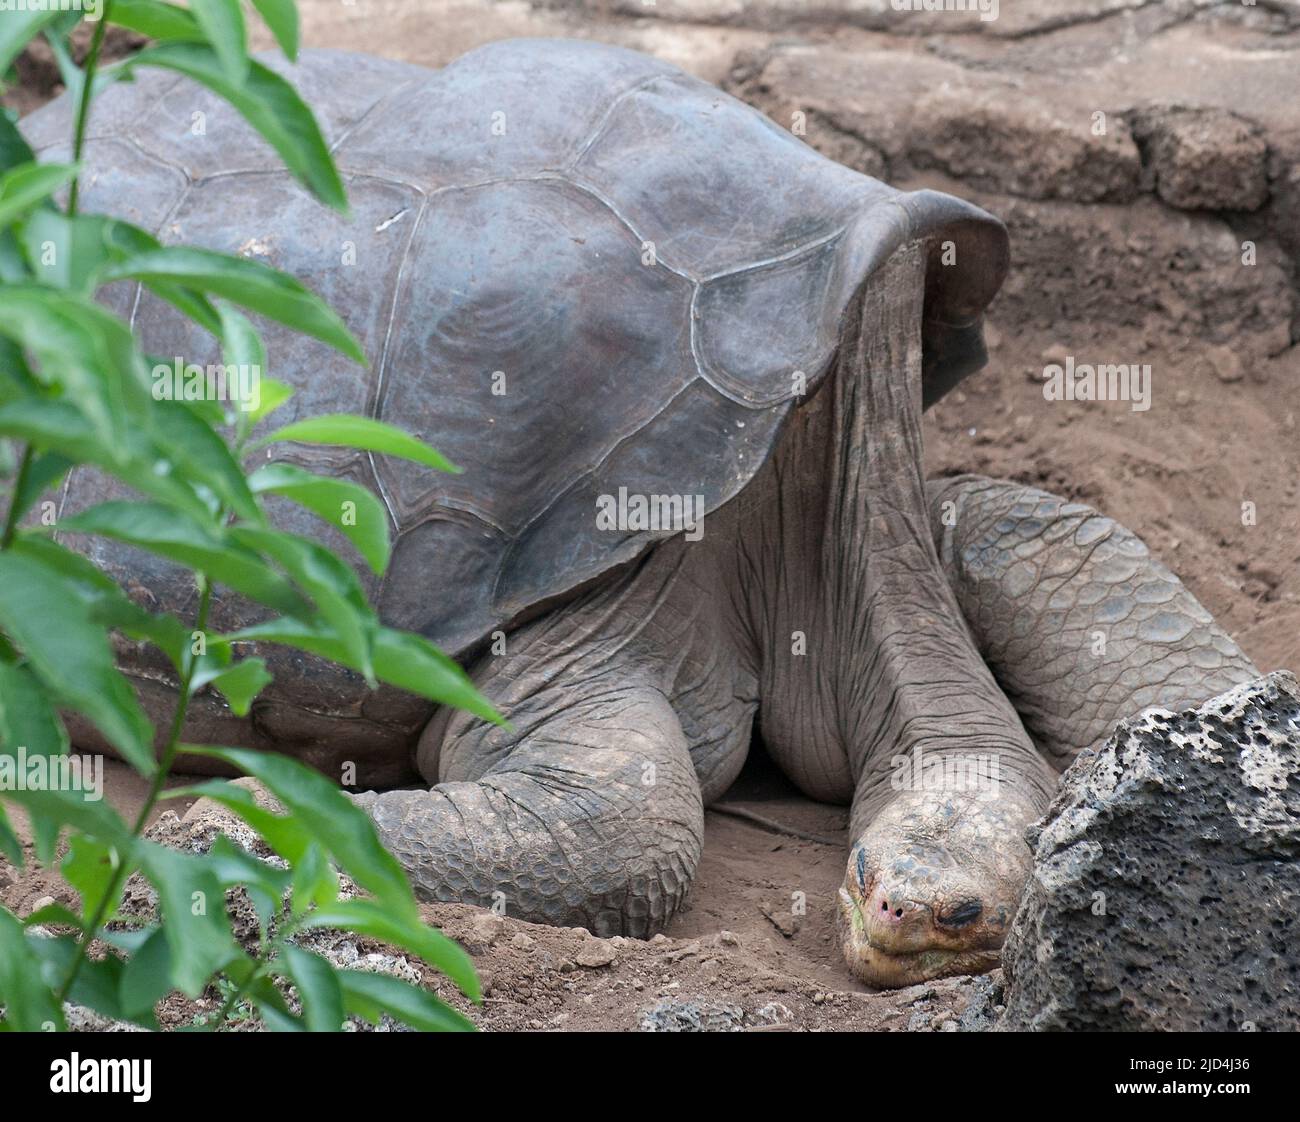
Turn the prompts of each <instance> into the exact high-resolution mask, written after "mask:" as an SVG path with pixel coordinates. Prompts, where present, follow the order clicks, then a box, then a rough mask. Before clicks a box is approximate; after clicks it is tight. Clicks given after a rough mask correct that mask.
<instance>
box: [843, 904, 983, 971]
mask: <svg viewBox="0 0 1300 1122" xmlns="http://www.w3.org/2000/svg"><path fill="white" fill-rule="evenodd" d="M839 910H840V916H839V920H840V923H839V926H840V946H841V949H842V950H843V952H844V959H845V962H846V963H847V964H848V967H849V970H850V971H851V972H852V974H853V975H854V977H856V978H857V979H858V980H859V981H861V982H865V983H866V984H867V985H869V986H875V987H877V988H880V989H898V988H900V987H903V986H912V985H916V984H918V983H920V982H930V981H933V980H934V979H936V978H946V977H950V976H952V975H954V974H985V973H987V972H988V971H990V970H993V969H995V968H996V967H997V966H998V965H999V963H1000V961H1001V957H1002V951H1001V943H1000V942H999V944H998V945H997V946H980V947H969V948H962V949H956V950H954V949H948V948H942V947H934V948H925V949H922V950H915V951H891V950H887V949H886V948H884V947H882V946H880V945H879V944H878V943H875V942H873V941H872V939H871V934H870V931H869V929H868V926H867V922H866V918H865V916H864V915H863V912H862V906H861V904H859V903H858V901H857V900H855V899H854V898H853V897H852V895H850V893H849V892H848V890H847V889H846V888H843V887H841V888H840V890H839Z"/></svg>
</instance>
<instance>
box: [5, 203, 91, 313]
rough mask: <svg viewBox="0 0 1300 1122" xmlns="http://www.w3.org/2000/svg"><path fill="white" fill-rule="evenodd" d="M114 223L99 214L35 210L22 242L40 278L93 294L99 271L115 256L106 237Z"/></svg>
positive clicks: (31, 265)
mask: <svg viewBox="0 0 1300 1122" xmlns="http://www.w3.org/2000/svg"><path fill="white" fill-rule="evenodd" d="M110 221H111V220H110V219H106V218H103V217H102V216H100V215H97V214H81V215H76V216H74V217H71V218H70V217H69V216H68V215H66V214H64V213H63V212H62V211H59V210H51V209H48V208H41V209H39V210H34V211H33V212H32V213H31V214H30V215H28V217H27V221H25V222H24V223H23V224H22V228H21V229H20V230H19V240H20V242H21V244H22V247H23V252H24V253H25V254H26V257H27V263H28V265H29V266H30V267H31V270H32V272H33V273H34V274H35V276H36V278H37V279H38V280H39V281H40V282H41V283H42V284H48V285H51V286H52V287H54V288H66V289H70V290H72V291H74V292H79V293H81V294H83V295H90V294H91V293H93V292H94V289H95V278H96V276H97V275H98V273H99V270H100V269H102V268H103V267H104V266H105V265H106V264H108V262H109V260H110V259H111V256H112V254H111V251H110V246H109V241H108V238H107V236H106V227H107V225H108V223H109V222H110Z"/></svg>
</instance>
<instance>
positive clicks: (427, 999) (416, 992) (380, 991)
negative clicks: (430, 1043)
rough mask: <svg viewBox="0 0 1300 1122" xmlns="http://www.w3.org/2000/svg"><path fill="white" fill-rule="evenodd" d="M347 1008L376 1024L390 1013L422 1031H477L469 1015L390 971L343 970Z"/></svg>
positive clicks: (341, 979) (339, 978)
mask: <svg viewBox="0 0 1300 1122" xmlns="http://www.w3.org/2000/svg"><path fill="white" fill-rule="evenodd" d="M338 980H339V984H340V986H342V988H343V1007H344V1009H346V1010H347V1011H348V1012H349V1013H353V1014H355V1015H356V1016H358V1017H362V1018H364V1019H365V1020H367V1021H369V1022H370V1023H371V1024H372V1025H377V1024H379V1020H380V1017H381V1015H382V1014H384V1013H388V1014H389V1015H390V1016H393V1017H396V1018H397V1020H399V1021H401V1022H402V1023H403V1024H407V1025H410V1026H411V1027H412V1028H415V1029H419V1030H421V1031H422V1032H474V1031H476V1030H475V1025H474V1022H473V1021H471V1020H470V1019H469V1018H468V1017H465V1016H463V1015H461V1014H460V1013H457V1012H456V1010H455V1009H453V1008H451V1006H449V1005H447V1004H446V1003H445V1002H444V1001H441V1000H440V999H439V998H437V997H435V996H434V995H433V994H431V993H428V992H426V991H425V990H422V989H420V987H419V986H412V985H409V984H408V983H406V982H403V981H400V980H399V979H397V978H391V977H389V976H388V975H387V974H370V973H367V972H366V971H364V970H340V971H339V972H338Z"/></svg>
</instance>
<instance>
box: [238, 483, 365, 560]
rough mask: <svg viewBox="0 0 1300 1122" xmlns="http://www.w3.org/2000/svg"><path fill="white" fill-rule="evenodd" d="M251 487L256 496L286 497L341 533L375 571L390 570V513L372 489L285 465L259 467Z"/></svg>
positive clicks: (250, 484)
mask: <svg viewBox="0 0 1300 1122" xmlns="http://www.w3.org/2000/svg"><path fill="white" fill-rule="evenodd" d="M248 486H249V489H250V490H251V491H252V492H253V493H254V494H255V495H257V494H266V493H268V492H269V493H272V494H277V495H284V496H285V497H287V498H290V499H292V500H293V501H294V502H296V503H297V504H298V505H299V506H304V507H306V508H307V509H308V510H310V511H311V512H312V513H313V514H317V515H319V516H320V517H321V518H322V519H323V520H324V521H326V522H328V523H330V525H332V526H334V527H336V528H337V529H339V530H341V531H342V532H343V533H344V534H345V535H346V536H347V539H348V540H349V541H350V542H351V543H352V544H353V545H354V546H355V547H356V550H357V552H358V553H360V554H361V556H362V557H364V558H365V559H366V563H367V564H368V565H369V566H370V568H371V569H372V570H373V571H374V572H376V573H382V572H383V571H384V570H385V569H386V568H387V567H388V557H389V543H388V511H387V510H386V509H385V508H384V504H383V503H381V502H380V501H379V499H378V498H376V497H375V494H374V492H372V491H370V490H369V489H368V488H366V487H362V486H361V485H360V484H358V483H353V482H352V481H351V480H349V479H330V478H326V477H325V476H320V475H313V474H312V473H311V472H309V471H304V470H303V469H302V468H300V467H296V466H295V465H293V464H281V463H276V464H267V465H266V466H265V467H262V468H259V469H258V470H257V471H255V472H254V473H253V474H252V476H250V477H249V480H248Z"/></svg>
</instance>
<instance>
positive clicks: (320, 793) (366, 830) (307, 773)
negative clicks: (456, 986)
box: [186, 746, 419, 919]
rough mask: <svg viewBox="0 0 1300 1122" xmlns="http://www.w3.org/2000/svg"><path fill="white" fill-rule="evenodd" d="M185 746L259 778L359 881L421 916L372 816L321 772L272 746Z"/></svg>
mask: <svg viewBox="0 0 1300 1122" xmlns="http://www.w3.org/2000/svg"><path fill="white" fill-rule="evenodd" d="M186 751H187V752H194V753H196V754H198V755H203V756H211V757H213V758H215V759H219V760H224V761H225V762H226V763H228V764H231V765H233V766H234V767H236V768H238V769H239V770H240V771H241V772H243V773H244V774H246V775H251V776H252V777H253V778H254V779H257V780H260V781H261V783H262V784H263V785H264V786H265V787H266V788H267V789H268V790H269V791H270V792H271V794H273V795H274V796H275V797H276V798H277V799H279V800H280V802H282V803H283V804H284V806H285V808H286V809H287V810H288V811H289V812H290V814H292V815H293V816H294V818H295V819H296V820H297V821H298V822H299V823H300V824H301V825H302V827H303V828H304V829H306V830H307V832H308V833H309V834H310V835H311V837H312V838H313V839H315V840H316V841H318V842H320V843H321V844H322V845H324V846H325V847H326V848H327V849H328V850H329V851H330V853H332V854H333V855H334V859H335V860H336V861H337V862H338V864H339V866H340V867H341V868H342V870H343V871H344V872H345V873H347V874H348V875H349V876H350V877H351V878H352V879H353V880H354V881H356V882H357V884H359V885H360V886H361V887H362V888H364V889H366V890H367V891H369V892H371V893H373V894H374V896H375V897H376V898H377V899H378V900H379V901H380V902H381V903H383V904H384V905H385V906H386V907H388V908H390V909H391V910H392V912H393V914H394V915H397V916H406V917H408V918H417V919H418V917H419V909H418V907H417V906H416V903H415V897H414V896H413V895H412V894H411V886H410V884H408V883H407V880H406V874H405V873H404V872H403V871H402V867H401V865H399V864H398V863H397V859H396V858H395V857H394V856H393V855H392V854H391V853H389V852H388V850H387V849H385V848H384V846H383V844H382V843H381V842H380V840H379V836H378V835H377V834H376V833H375V827H374V824H373V823H372V822H371V821H370V818H369V816H368V815H367V814H366V812H365V811H364V810H362V809H361V808H360V807H358V806H357V805H356V804H355V803H353V802H352V800H351V799H349V798H348V797H347V796H346V795H345V794H343V792H342V791H341V790H339V788H338V787H336V786H335V785H334V784H333V783H331V782H330V781H329V780H328V779H326V778H325V777H324V776H323V775H321V774H320V773H319V772H317V771H313V770H312V769H311V768H309V767H307V766H306V765H305V764H300V763H298V761H297V760H291V759H289V758H288V757H287V756H279V755H276V754H275V753H272V752H258V751H254V750H251V749H246V748H211V747H205V748H196V747H188V746H187V748H186Z"/></svg>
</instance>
